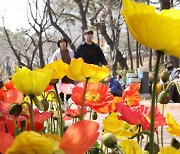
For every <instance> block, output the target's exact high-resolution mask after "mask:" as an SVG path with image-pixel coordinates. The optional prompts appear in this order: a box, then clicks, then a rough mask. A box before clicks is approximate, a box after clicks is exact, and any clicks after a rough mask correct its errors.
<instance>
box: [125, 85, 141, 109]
mask: <svg viewBox="0 0 180 154" xmlns="http://www.w3.org/2000/svg"><path fill="white" fill-rule="evenodd" d="M139 88H140V84H139V83H132V84H130V85H129V86H128V87H127V88H126V89H125V90H124V91H123V94H122V98H123V100H124V101H125V103H126V104H127V105H128V106H136V105H139V102H140V94H139Z"/></svg>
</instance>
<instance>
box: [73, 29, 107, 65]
mask: <svg viewBox="0 0 180 154" xmlns="http://www.w3.org/2000/svg"><path fill="white" fill-rule="evenodd" d="M84 38H85V41H84V42H82V43H81V44H80V45H79V46H78V47H77V49H76V51H75V56H74V58H76V59H77V58H80V57H81V58H82V59H83V60H84V62H85V63H88V64H94V65H98V66H101V65H106V66H107V65H108V63H107V61H106V58H105V56H104V54H103V52H102V50H101V48H100V47H99V46H98V45H97V44H95V43H94V42H93V41H92V39H93V31H92V30H85V31H84Z"/></svg>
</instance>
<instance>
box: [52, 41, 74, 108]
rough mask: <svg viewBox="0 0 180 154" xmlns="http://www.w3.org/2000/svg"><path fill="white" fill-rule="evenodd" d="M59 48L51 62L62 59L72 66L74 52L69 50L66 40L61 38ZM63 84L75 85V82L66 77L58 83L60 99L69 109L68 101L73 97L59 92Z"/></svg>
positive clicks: (58, 43)
mask: <svg viewBox="0 0 180 154" xmlns="http://www.w3.org/2000/svg"><path fill="white" fill-rule="evenodd" d="M57 46H58V49H57V50H56V51H55V52H54V53H53V55H52V58H51V62H53V61H56V60H58V59H62V61H63V62H64V63H66V64H70V62H71V59H72V58H74V52H73V51H72V50H71V49H69V48H68V42H67V40H66V39H65V38H61V39H60V40H59V41H58V42H57ZM61 83H67V84H68V83H73V80H71V79H69V78H68V77H67V76H64V77H63V78H62V80H60V81H59V82H58V83H57V87H58V92H59V93H60V97H61V99H62V101H64V102H65V107H66V108H68V107H69V105H68V99H69V98H70V97H71V95H66V98H65V95H64V93H62V92H60V91H59V88H60V86H61Z"/></svg>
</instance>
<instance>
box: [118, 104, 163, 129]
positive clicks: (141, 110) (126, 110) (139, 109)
mask: <svg viewBox="0 0 180 154" xmlns="http://www.w3.org/2000/svg"><path fill="white" fill-rule="evenodd" d="M116 109H117V111H119V112H120V114H121V116H119V119H120V120H125V121H126V122H128V123H129V124H131V125H138V124H140V125H141V126H142V127H143V129H144V130H149V129H150V122H149V121H150V108H149V107H147V106H144V105H139V106H136V107H129V106H127V105H125V104H116ZM165 124H166V121H165V118H164V117H163V116H162V114H160V112H159V110H158V108H156V109H155V126H154V128H157V127H159V126H162V125H165Z"/></svg>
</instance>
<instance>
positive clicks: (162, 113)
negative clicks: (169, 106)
mask: <svg viewBox="0 0 180 154" xmlns="http://www.w3.org/2000/svg"><path fill="white" fill-rule="evenodd" d="M162 115H163V116H164V104H163V106H162ZM163 144H164V143H163V126H161V146H162V147H163Z"/></svg>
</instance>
